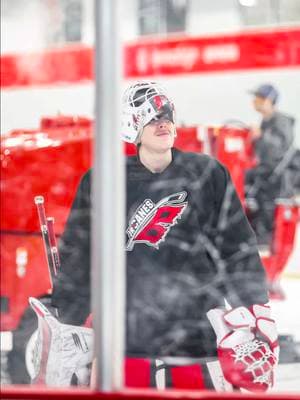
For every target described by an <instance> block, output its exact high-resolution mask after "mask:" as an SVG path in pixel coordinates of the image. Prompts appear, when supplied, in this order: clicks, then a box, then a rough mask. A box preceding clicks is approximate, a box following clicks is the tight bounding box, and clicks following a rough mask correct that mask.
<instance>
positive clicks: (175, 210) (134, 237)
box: [126, 192, 188, 250]
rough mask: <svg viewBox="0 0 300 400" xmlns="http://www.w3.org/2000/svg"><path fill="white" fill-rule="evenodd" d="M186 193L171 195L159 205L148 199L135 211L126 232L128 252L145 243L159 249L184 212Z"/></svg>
mask: <svg viewBox="0 0 300 400" xmlns="http://www.w3.org/2000/svg"><path fill="white" fill-rule="evenodd" d="M186 196H187V193H186V192H180V193H175V194H171V195H170V196H167V197H164V198H163V199H162V200H160V201H159V202H158V203H157V204H155V203H153V201H152V200H150V199H146V200H145V201H144V202H143V203H142V204H141V205H140V206H139V207H138V209H137V210H136V211H135V213H134V215H133V217H132V218H131V220H130V221H129V226H128V228H127V230H126V233H127V235H128V238H129V239H128V242H127V245H126V250H132V249H133V247H134V245H135V244H136V243H145V244H147V245H148V246H153V247H155V248H156V249H158V247H159V244H160V243H161V242H163V241H164V240H165V237H166V235H167V233H168V232H169V230H170V229H171V227H172V226H174V225H175V224H176V223H177V220H178V219H179V218H180V217H181V215H182V213H183V212H184V210H185V208H186V206H187V204H188V203H187V202H186V201H184V200H185V198H186Z"/></svg>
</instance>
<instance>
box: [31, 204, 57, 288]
mask: <svg viewBox="0 0 300 400" xmlns="http://www.w3.org/2000/svg"><path fill="white" fill-rule="evenodd" d="M34 202H35V205H36V207H37V212H38V216H39V222H40V227H41V232H42V238H43V243H44V249H45V255H46V260H47V265H48V269H49V276H50V281H51V287H52V288H53V278H54V276H55V275H56V270H55V265H54V263H53V259H52V253H51V245H50V238H49V232H48V225H47V218H46V212H45V207H44V197H43V196H36V197H35V198H34Z"/></svg>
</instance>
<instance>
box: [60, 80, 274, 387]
mask: <svg viewBox="0 0 300 400" xmlns="http://www.w3.org/2000/svg"><path fill="white" fill-rule="evenodd" d="M122 111H123V112H122V138H123V140H125V141H127V142H131V143H135V145H136V146H137V155H136V156H132V157H128V158H127V167H126V168H127V173H126V176H127V189H126V190H127V191H126V195H127V206H126V210H127V211H126V220H127V227H126V232H124V234H125V237H126V239H125V243H124V251H126V274H127V276H126V285H127V293H126V296H127V297H126V360H125V385H126V386H131V387H158V388H168V387H173V388H181V389H183V388H190V389H205V388H206V389H207V388H211V389H213V388H215V389H220V387H218V385H217V384H216V382H217V381H219V378H220V371H223V375H224V377H225V378H226V382H227V384H228V385H229V386H230V384H231V385H232V386H233V387H234V388H245V389H247V390H250V391H256V390H267V389H268V388H269V387H271V386H272V384H273V372H274V368H275V365H276V363H277V361H278V342H277V333H276V328H275V322H274V320H272V318H271V316H270V308H269V307H268V305H267V304H266V303H267V302H268V295H267V287H266V281H265V272H264V268H263V266H262V264H261V260H260V258H259V255H258V250H257V243H256V238H255V235H254V232H253V230H252V228H251V227H250V225H249V223H248V220H247V218H246V216H245V213H244V210H243V208H242V205H241V203H240V200H239V198H238V196H237V193H236V191H235V189H234V186H233V184H232V181H231V178H230V175H229V173H228V171H227V169H226V168H225V167H224V166H223V165H222V164H220V163H219V162H218V161H217V160H216V159H214V158H211V157H209V156H207V155H204V154H196V153H183V152H181V151H179V150H176V149H175V148H174V139H175V136H176V121H175V108H174V104H173V102H172V101H171V99H170V98H169V96H168V94H167V93H166V92H165V90H164V89H163V88H161V87H160V85H158V84H157V83H154V82H137V83H135V84H133V85H131V86H130V87H129V88H128V89H127V91H126V92H125V94H124V98H123V109H122ZM90 193H91V171H89V172H87V174H85V176H84V177H83V179H82V181H81V183H80V185H79V188H78V191H77V195H76V198H75V201H74V203H73V206H72V210H71V213H70V216H69V219H68V222H67V224H66V228H65V231H64V233H63V235H62V238H61V242H60V258H61V264H62V267H61V269H60V271H59V273H58V276H57V278H56V279H55V282H54V290H53V295H52V303H53V305H54V306H55V307H57V309H58V312H59V315H60V318H61V320H62V321H63V322H64V323H65V324H73V325H76V324H77V325H79V324H82V323H83V322H84V320H85V318H86V317H87V316H88V315H89V313H90V312H91V310H90V223H91V215H90V210H91V197H90ZM99 246H101V243H99ZM99 267H100V266H99ZM226 305H227V306H226ZM226 307H227V308H226ZM72 329H73V328H72ZM86 329H87V328H86ZM75 336H76V338H78V337H79V335H75ZM216 336H217V339H216ZM96 339H97V338H96ZM77 341H78V339H77ZM77 347H78V348H79V347H80V348H81V346H77ZM79 350H80V349H79ZM209 360H210V361H211V360H215V361H216V360H217V361H216V362H217V364H218V365H219V370H217V371H215V372H213V369H214V368H215V367H213V365H214V366H215V364H213V365H212V364H209ZM209 365H210V366H209ZM221 375H222V374H221Z"/></svg>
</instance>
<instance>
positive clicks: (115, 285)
mask: <svg viewBox="0 0 300 400" xmlns="http://www.w3.org/2000/svg"><path fill="white" fill-rule="evenodd" d="M94 6H95V77H96V83H95V116H96V123H95V144H94V163H93V174H92V177H93V180H92V182H93V183H92V204H93V207H92V284H91V286H92V308H93V326H94V330H95V355H96V358H97V367H98V368H97V377H96V389H98V390H102V391H112V390H117V389H120V388H121V387H122V384H123V358H124V336H125V334H124V332H125V262H124V243H123V242H124V218H125V189H124V188H125V185H124V166H123V164H124V160H123V158H124V157H123V146H122V143H121V139H120V108H121V107H120V102H121V100H120V99H121V93H120V86H121V68H120V65H121V57H120V40H119V34H118V25H119V23H120V20H121V19H120V18H118V12H119V7H120V3H119V1H118V0H114V1H111V0H95V2H94ZM79 101H80V99H79Z"/></svg>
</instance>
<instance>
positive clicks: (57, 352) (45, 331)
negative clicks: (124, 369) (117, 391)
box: [29, 297, 94, 386]
mask: <svg viewBox="0 0 300 400" xmlns="http://www.w3.org/2000/svg"><path fill="white" fill-rule="evenodd" d="M29 303H30V305H31V308H32V309H33V310H34V311H35V313H36V315H37V317H38V335H37V340H36V343H35V348H34V355H33V359H34V360H33V364H34V377H33V379H32V383H34V384H46V385H48V386H70V385H71V382H72V380H73V379H74V375H75V376H76V378H77V382H78V385H79V386H86V385H89V382H90V373H91V363H92V360H93V341H94V337H93V330H92V329H90V328H84V327H81V326H73V325H66V324H62V323H60V322H59V321H58V320H57V319H56V318H55V317H54V316H53V315H52V314H51V312H50V311H49V310H48V309H47V308H46V307H45V306H44V305H43V304H42V303H41V302H40V301H38V300H37V299H35V298H33V297H30V298H29Z"/></svg>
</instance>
